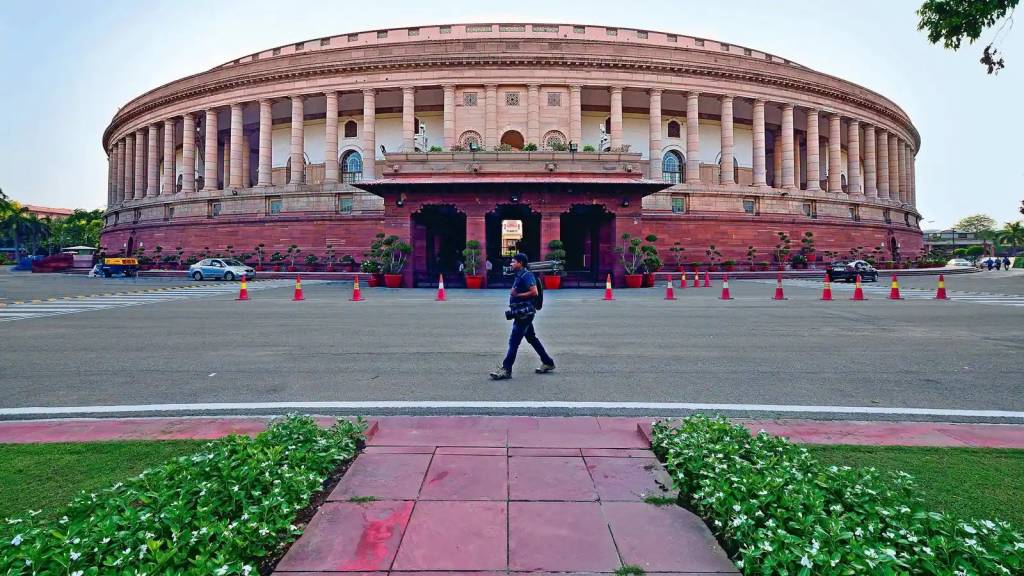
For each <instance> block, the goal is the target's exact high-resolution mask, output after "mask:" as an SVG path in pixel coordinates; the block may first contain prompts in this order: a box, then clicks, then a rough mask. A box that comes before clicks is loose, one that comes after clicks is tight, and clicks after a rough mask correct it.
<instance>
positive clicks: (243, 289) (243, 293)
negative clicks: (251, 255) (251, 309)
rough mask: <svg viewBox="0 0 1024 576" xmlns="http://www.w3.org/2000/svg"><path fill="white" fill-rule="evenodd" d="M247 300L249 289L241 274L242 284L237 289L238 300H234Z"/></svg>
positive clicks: (243, 275)
mask: <svg viewBox="0 0 1024 576" xmlns="http://www.w3.org/2000/svg"><path fill="white" fill-rule="evenodd" d="M248 299H249V287H248V285H247V284H246V283H245V274H242V284H241V285H240V286H239V287H238V298H235V300H248Z"/></svg>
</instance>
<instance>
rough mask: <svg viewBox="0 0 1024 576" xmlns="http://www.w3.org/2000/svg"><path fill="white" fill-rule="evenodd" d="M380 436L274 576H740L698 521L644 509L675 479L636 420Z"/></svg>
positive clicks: (434, 422) (443, 423)
mask: <svg viewBox="0 0 1024 576" xmlns="http://www.w3.org/2000/svg"><path fill="white" fill-rule="evenodd" d="M372 432H373V434H372V436H371V438H370V440H369V442H368V446H367V448H366V451H365V452H364V453H363V454H362V455H360V456H359V457H358V458H357V459H356V461H355V462H354V463H353V465H352V467H351V468H350V469H349V471H348V472H347V473H346V475H345V477H344V478H343V479H342V481H341V483H340V484H339V485H338V486H337V488H336V489H335V490H334V492H333V493H332V494H331V495H330V498H329V501H328V503H327V504H325V505H324V506H323V507H322V508H321V509H320V511H319V512H318V513H317V514H316V516H315V517H314V518H313V520H312V521H311V522H310V524H309V526H308V527H307V529H306V532H305V534H304V535H303V536H302V538H300V539H299V540H298V541H297V542H296V543H295V544H294V545H293V546H292V548H291V550H289V552H288V554H287V555H286V556H285V557H284V558H283V559H282V560H281V562H280V564H279V565H278V567H277V574H280V575H282V576H283V575H285V574H290V575H296V574H299V575H303V576H307V575H312V574H325V573H326V574H331V573H342V572H379V573H383V572H395V573H397V572H402V573H407V572H428V571H432V572H437V571H448V572H507V571H514V572H589V573H602V572H603V573H608V572H614V571H615V570H616V569H617V568H619V567H621V566H623V565H624V564H634V565H638V566H641V567H643V568H644V570H646V571H648V572H666V573H687V574H713V573H736V569H735V567H734V566H733V565H732V563H731V562H730V561H729V559H728V558H727V556H726V555H725V552H724V551H722V550H721V548H719V546H718V544H717V543H716V542H715V539H714V537H713V536H712V535H711V533H710V532H709V531H708V529H707V527H705V526H704V524H703V522H701V520H700V519H699V518H697V517H696V516H694V515H693V514H691V513H689V512H687V511H686V510H684V509H682V508H679V507H677V506H674V505H670V506H664V507H659V506H656V505H653V504H647V503H645V502H644V498H645V497H646V496H659V495H662V496H663V495H665V494H667V492H666V491H665V489H664V488H663V486H664V485H667V484H668V479H667V477H665V473H664V470H663V469H662V467H661V465H660V464H659V463H658V461H657V460H656V459H655V458H654V454H653V453H651V452H650V451H649V450H648V449H647V442H646V440H645V438H644V436H643V435H642V434H641V433H640V431H639V430H638V428H637V426H636V422H634V421H627V420H616V419H610V420H603V419H598V418H574V419H544V418H437V419H432V418H419V419H415V418H414V419H404V418H387V419H382V420H381V421H380V422H379V425H378V427H376V428H375V429H373V430H372ZM367 497H373V498H375V500H373V501H360V500H365V499H366V498H367Z"/></svg>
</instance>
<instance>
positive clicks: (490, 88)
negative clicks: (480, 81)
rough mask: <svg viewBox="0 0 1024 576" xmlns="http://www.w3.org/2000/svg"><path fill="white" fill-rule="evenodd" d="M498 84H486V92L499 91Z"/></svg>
mask: <svg viewBox="0 0 1024 576" xmlns="http://www.w3.org/2000/svg"><path fill="white" fill-rule="evenodd" d="M497 89H498V85H497V84H484V90H497Z"/></svg>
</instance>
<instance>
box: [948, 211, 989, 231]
mask: <svg viewBox="0 0 1024 576" xmlns="http://www.w3.org/2000/svg"><path fill="white" fill-rule="evenodd" d="M995 227H996V221H995V218H992V217H991V216H986V215H985V214H974V215H973V216H965V217H963V218H961V219H960V221H959V222H957V223H956V225H955V226H953V229H954V230H956V231H958V232H983V231H985V230H991V229H993V228H995Z"/></svg>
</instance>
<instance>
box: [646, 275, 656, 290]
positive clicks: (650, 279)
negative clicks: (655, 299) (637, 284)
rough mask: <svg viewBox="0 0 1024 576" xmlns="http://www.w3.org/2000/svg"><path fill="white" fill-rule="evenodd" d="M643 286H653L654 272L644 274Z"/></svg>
mask: <svg viewBox="0 0 1024 576" xmlns="http://www.w3.org/2000/svg"><path fill="white" fill-rule="evenodd" d="M644 288H654V274H651V273H647V274H644Z"/></svg>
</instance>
